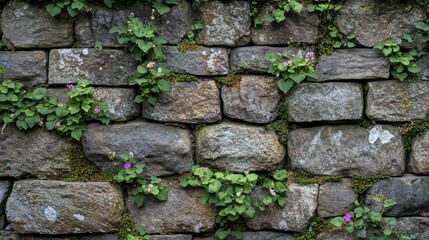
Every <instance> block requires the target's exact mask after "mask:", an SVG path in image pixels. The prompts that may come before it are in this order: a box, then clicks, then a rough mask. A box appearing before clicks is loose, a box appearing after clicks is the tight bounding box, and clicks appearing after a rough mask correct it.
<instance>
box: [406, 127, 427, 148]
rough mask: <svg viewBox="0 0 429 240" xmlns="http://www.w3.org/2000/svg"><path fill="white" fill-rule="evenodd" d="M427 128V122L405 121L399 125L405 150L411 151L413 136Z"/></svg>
mask: <svg viewBox="0 0 429 240" xmlns="http://www.w3.org/2000/svg"><path fill="white" fill-rule="evenodd" d="M428 130H429V122H425V123H407V124H404V125H402V126H401V137H402V144H403V145H404V148H405V151H407V152H409V151H411V146H412V144H413V139H414V137H416V136H418V135H419V134H421V133H423V132H426V131H428Z"/></svg>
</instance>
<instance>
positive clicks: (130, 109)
mask: <svg viewBox="0 0 429 240" xmlns="http://www.w3.org/2000/svg"><path fill="white" fill-rule="evenodd" d="M94 96H95V97H96V98H97V99H100V100H103V101H104V102H105V103H106V104H107V105H109V113H110V119H111V120H112V121H128V120H132V119H134V118H136V117H138V116H140V112H141V108H140V105H139V104H137V103H135V102H134V98H135V97H136V91H135V90H134V89H132V88H102V87H99V88H96V89H95V90H94Z"/></svg>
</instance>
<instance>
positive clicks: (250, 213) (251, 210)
mask: <svg viewBox="0 0 429 240" xmlns="http://www.w3.org/2000/svg"><path fill="white" fill-rule="evenodd" d="M254 216H255V209H254V208H253V207H252V206H249V207H248V208H247V209H246V211H244V213H243V217H244V218H253V217H254Z"/></svg>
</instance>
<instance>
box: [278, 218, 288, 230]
mask: <svg viewBox="0 0 429 240" xmlns="http://www.w3.org/2000/svg"><path fill="white" fill-rule="evenodd" d="M279 228H280V229H281V230H289V226H288V225H287V223H286V221H285V220H281V221H280V222H279Z"/></svg>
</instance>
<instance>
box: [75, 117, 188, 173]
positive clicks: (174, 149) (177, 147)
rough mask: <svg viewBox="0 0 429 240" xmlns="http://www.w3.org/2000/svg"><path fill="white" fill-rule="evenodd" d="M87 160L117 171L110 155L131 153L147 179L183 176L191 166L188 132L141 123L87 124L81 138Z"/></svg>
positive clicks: (117, 158) (103, 167)
mask: <svg viewBox="0 0 429 240" xmlns="http://www.w3.org/2000/svg"><path fill="white" fill-rule="evenodd" d="M82 144H83V150H84V152H85V155H86V157H87V158H88V160H90V161H91V162H93V163H95V164H96V165H97V166H98V167H100V168H102V169H105V170H110V171H116V170H117V169H116V168H117V167H116V166H115V165H114V162H113V161H111V160H109V157H108V155H109V152H116V156H117V157H116V160H119V155H120V154H122V153H129V152H133V154H134V158H135V160H136V161H137V163H144V164H145V165H146V168H145V170H144V172H143V174H144V175H146V176H164V175H173V174H180V173H183V172H186V171H188V170H189V169H190V167H191V166H192V165H193V160H192V140H191V133H190V131H189V130H185V129H180V128H176V127H171V126H164V125H162V124H156V123H147V122H143V121H134V122H128V123H125V124H114V125H109V126H105V125H99V124H90V125H89V126H88V131H86V132H85V133H84V135H83V138H82Z"/></svg>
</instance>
